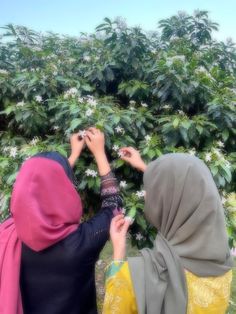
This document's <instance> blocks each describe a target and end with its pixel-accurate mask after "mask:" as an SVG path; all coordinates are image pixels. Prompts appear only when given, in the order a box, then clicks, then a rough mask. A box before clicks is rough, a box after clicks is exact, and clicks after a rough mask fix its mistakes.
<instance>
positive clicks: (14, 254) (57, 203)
mask: <svg viewBox="0 0 236 314" xmlns="http://www.w3.org/2000/svg"><path fill="white" fill-rule="evenodd" d="M10 209H11V213H12V216H13V218H11V219H8V220H7V221H5V222H4V223H3V224H1V225H0V275H1V277H0V314H22V313H23V310H22V303H21V295H20V287H19V276H20V260H21V242H24V243H25V244H26V245H27V246H29V247H30V248H31V249H33V250H35V251H40V250H43V249H46V248H48V247H49V246H51V245H53V244H55V243H56V242H58V241H60V240H62V239H64V238H65V237H66V236H67V235H69V234H70V233H71V232H73V231H75V230H76V229H77V228H78V225H79V221H80V218H81V215H82V204H81V199H80V197H79V195H78V193H77V192H76V190H75V188H74V186H73V184H72V183H71V182H70V180H69V179H68V177H67V175H66V174H65V172H64V169H63V167H62V166H61V165H60V164H59V163H57V162H56V161H52V160H49V159H46V158H41V157H34V158H31V159H29V160H27V161H26V162H25V163H24V164H23V166H22V167H21V170H20V172H19V175H18V176H17V179H16V182H15V185H14V188H13V193H12V198H11V207H10Z"/></svg>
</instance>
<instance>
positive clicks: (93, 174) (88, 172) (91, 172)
mask: <svg viewBox="0 0 236 314" xmlns="http://www.w3.org/2000/svg"><path fill="white" fill-rule="evenodd" d="M85 174H86V176H87V177H93V178H95V177H97V175H98V173H97V171H95V170H92V169H87V170H86V171H85Z"/></svg>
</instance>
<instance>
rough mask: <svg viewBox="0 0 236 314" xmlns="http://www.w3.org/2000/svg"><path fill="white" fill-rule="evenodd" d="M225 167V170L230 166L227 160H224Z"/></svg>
mask: <svg viewBox="0 0 236 314" xmlns="http://www.w3.org/2000/svg"><path fill="white" fill-rule="evenodd" d="M225 166H226V167H227V168H230V167H231V164H230V162H229V161H228V160H225Z"/></svg>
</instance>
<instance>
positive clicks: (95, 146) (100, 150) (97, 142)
mask: <svg viewBox="0 0 236 314" xmlns="http://www.w3.org/2000/svg"><path fill="white" fill-rule="evenodd" d="M85 142H86V144H87V146H88V148H89V150H90V151H91V153H92V154H93V155H94V157H95V158H96V156H98V155H102V154H104V153H105V136H104V133H103V132H101V131H100V130H99V129H96V128H89V129H88V130H86V136H85Z"/></svg>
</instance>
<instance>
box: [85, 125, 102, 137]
mask: <svg viewBox="0 0 236 314" xmlns="http://www.w3.org/2000/svg"><path fill="white" fill-rule="evenodd" d="M88 131H89V132H91V133H93V134H94V135H95V134H99V133H101V131H100V130H99V129H97V128H95V127H90V128H88Z"/></svg>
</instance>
